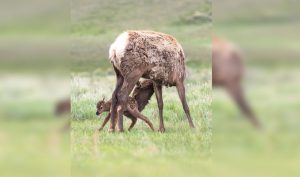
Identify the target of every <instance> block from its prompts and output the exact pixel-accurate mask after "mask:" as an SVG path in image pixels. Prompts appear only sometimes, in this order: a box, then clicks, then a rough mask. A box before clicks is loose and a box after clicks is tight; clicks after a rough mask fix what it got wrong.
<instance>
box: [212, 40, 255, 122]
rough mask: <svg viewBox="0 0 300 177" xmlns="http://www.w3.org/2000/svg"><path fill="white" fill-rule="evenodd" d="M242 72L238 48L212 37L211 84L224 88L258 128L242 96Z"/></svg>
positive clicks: (242, 67) (242, 66)
mask: <svg viewBox="0 0 300 177" xmlns="http://www.w3.org/2000/svg"><path fill="white" fill-rule="evenodd" d="M243 73H244V65H243V61H242V57H241V54H240V52H239V51H238V49H237V48H236V47H235V46H234V45H232V44H231V43H229V42H228V41H224V40H222V39H219V38H216V37H214V39H213V52H212V82H213V86H221V87H223V88H225V89H226V90H227V91H228V93H229V94H230V95H231V97H232V98H233V99H234V101H235V102H236V104H237V105H238V106H239V109H240V110H241V111H242V112H243V113H244V114H245V115H246V117H247V118H248V119H249V120H250V121H251V123H252V124H253V125H254V126H255V127H256V128H260V127H261V125H260V123H259V121H258V119H257V118H256V116H255V115H254V113H253V112H252V110H251V108H250V106H249V105H248V104H247V101H246V100H245V98H244V94H243V89H242V85H241V80H242V78H243Z"/></svg>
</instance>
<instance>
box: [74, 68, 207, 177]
mask: <svg viewBox="0 0 300 177" xmlns="http://www.w3.org/2000/svg"><path fill="white" fill-rule="evenodd" d="M108 73H111V72H110V71H108ZM210 78H211V71H210V67H209V66H206V67H203V68H201V69H199V70H196V69H191V68H190V69H189V76H188V79H187V82H186V87H187V88H186V90H187V99H188V103H189V106H190V111H191V114H192V118H193V120H194V123H195V124H196V127H197V128H196V130H194V131H193V130H191V129H190V128H189V126H188V122H187V120H186V118H185V115H184V112H183V109H182V107H181V104H180V101H179V98H178V96H177V93H176V89H175V88H164V90H163V96H164V103H165V106H164V120H165V126H166V133H163V134H162V133H158V132H157V131H156V132H152V131H151V130H150V129H149V128H148V126H147V125H146V124H145V123H144V122H142V121H140V120H139V121H138V123H137V125H136V126H135V127H134V129H133V130H132V131H131V132H125V133H123V134H120V133H114V134H112V133H108V132H107V129H108V127H107V128H106V129H105V130H104V131H103V132H101V133H99V134H94V133H95V130H96V129H97V128H98V127H99V126H100V123H101V122H102V121H103V120H101V119H100V118H98V117H96V115H95V111H96V107H95V106H96V102H97V101H98V100H99V99H101V98H102V96H106V98H107V99H108V98H110V96H111V93H112V91H113V88H114V83H115V76H113V75H111V74H106V73H105V72H104V74H103V72H95V73H78V74H75V73H74V74H73V76H72V82H71V87H72V94H71V95H72V115H73V121H72V130H71V145H72V146H71V147H72V148H71V151H72V173H73V174H74V175H75V176H85V174H89V176H97V175H99V173H100V175H101V176H119V175H122V176H142V175H143V176H164V175H167V174H168V175H173V176H182V175H183V174H185V173H187V172H189V174H190V175H191V176H197V175H198V170H199V168H200V169H201V170H202V171H203V174H205V175H204V176H206V175H208V173H209V166H210V165H209V159H210V155H211V147H210V146H211V136H212V134H211V131H212V130H211V111H210V104H211V80H210ZM143 114H144V115H146V116H148V117H149V118H150V120H151V121H152V122H153V123H154V127H155V129H156V130H157V129H158V108H157V104H156V100H155V97H154V96H153V97H152V99H151V101H150V104H149V105H148V106H147V107H146V109H145V110H144V111H143ZM101 117H102V118H103V117H104V115H102V116H101ZM128 126H129V121H128V119H126V118H125V127H128ZM128 169H131V170H128ZM146 169H148V170H146ZM145 170H146V171H147V173H145ZM98 171H99V173H98Z"/></svg>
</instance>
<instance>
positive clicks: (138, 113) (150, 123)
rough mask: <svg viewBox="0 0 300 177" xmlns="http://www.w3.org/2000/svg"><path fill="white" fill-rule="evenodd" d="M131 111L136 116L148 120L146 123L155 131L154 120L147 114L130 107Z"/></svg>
mask: <svg viewBox="0 0 300 177" xmlns="http://www.w3.org/2000/svg"><path fill="white" fill-rule="evenodd" d="M129 112H130V114H132V115H133V116H134V117H136V118H139V119H141V120H143V121H144V122H146V124H148V126H149V127H150V128H151V130H153V131H154V128H153V124H152V122H151V121H150V120H149V119H148V118H147V117H146V116H144V115H143V114H142V113H140V112H139V111H138V110H137V109H129Z"/></svg>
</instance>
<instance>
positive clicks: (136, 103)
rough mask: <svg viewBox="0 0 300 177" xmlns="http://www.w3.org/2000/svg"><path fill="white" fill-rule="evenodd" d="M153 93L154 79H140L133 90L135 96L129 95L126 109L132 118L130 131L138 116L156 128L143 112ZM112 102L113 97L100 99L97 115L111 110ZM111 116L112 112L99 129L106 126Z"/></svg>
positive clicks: (125, 112)
mask: <svg viewBox="0 0 300 177" xmlns="http://www.w3.org/2000/svg"><path fill="white" fill-rule="evenodd" d="M153 93H154V90H153V83H152V81H150V80H143V81H139V82H138V83H137V85H136V87H135V89H134V91H133V97H129V100H128V102H127V106H126V109H125V111H124V114H125V116H126V117H128V118H129V119H131V124H130V126H129V128H128V130H129V131H130V130H131V129H132V128H133V127H134V125H135V123H136V121H137V118H139V119H141V120H143V121H145V122H146V123H147V124H148V126H149V127H150V128H151V129H152V130H154V128H153V125H152V123H151V121H150V120H149V119H148V118H147V117H146V116H144V115H143V114H142V113H141V111H142V110H143V109H144V108H145V106H146V105H147V104H148V102H149V99H150V98H151V96H152V95H153ZM111 104H112V100H111V99H110V100H108V101H104V99H103V100H102V101H99V102H98V103H97V112H96V115H100V114H101V113H103V112H109V111H110V108H111ZM110 116H111V113H108V115H107V116H106V118H105V119H104V122H103V123H102V125H101V127H100V128H99V129H98V130H99V131H101V130H102V129H103V128H104V126H105V125H106V123H107V122H108V120H109V118H110Z"/></svg>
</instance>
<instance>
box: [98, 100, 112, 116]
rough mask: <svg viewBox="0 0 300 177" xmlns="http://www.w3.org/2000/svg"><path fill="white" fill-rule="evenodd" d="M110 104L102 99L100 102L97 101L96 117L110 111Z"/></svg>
mask: <svg viewBox="0 0 300 177" xmlns="http://www.w3.org/2000/svg"><path fill="white" fill-rule="evenodd" d="M110 106H111V105H110V103H109V102H108V101H107V102H106V101H105V100H104V98H103V99H102V100H101V101H98V103H97V106H96V108H97V111H96V115H97V116H98V115H100V114H102V113H103V112H107V111H109V110H110Z"/></svg>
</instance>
